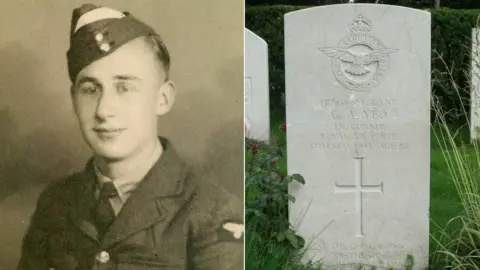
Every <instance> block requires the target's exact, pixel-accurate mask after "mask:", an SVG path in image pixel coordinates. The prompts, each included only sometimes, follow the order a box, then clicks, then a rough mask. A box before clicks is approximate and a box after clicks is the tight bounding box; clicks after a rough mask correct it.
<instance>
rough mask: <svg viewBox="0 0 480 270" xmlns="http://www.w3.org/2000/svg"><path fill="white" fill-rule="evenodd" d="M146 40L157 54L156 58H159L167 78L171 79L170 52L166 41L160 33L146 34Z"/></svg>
mask: <svg viewBox="0 0 480 270" xmlns="http://www.w3.org/2000/svg"><path fill="white" fill-rule="evenodd" d="M143 38H144V41H145V42H146V43H147V45H148V46H150V48H151V49H152V51H153V53H154V54H155V57H156V59H157V60H158V62H159V64H160V66H161V67H162V68H163V70H164V71H165V80H168V79H169V73H170V61H171V60H170V53H169V52H168V49H167V46H166V45H165V42H163V40H162V39H161V38H160V36H159V35H153V34H152V35H148V36H144V37H143Z"/></svg>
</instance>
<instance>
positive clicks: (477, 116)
mask: <svg viewBox="0 0 480 270" xmlns="http://www.w3.org/2000/svg"><path fill="white" fill-rule="evenodd" d="M479 30H480V29H477V28H473V29H472V67H471V68H472V69H471V72H472V73H471V87H472V89H471V92H470V93H471V96H470V139H471V141H473V140H478V139H479V138H480V31H479Z"/></svg>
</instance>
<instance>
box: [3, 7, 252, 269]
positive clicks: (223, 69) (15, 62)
mask: <svg viewBox="0 0 480 270" xmlns="http://www.w3.org/2000/svg"><path fill="white" fill-rule="evenodd" d="M83 3H84V2H83V1H78V0H73V1H72V0H71V1H53V0H43V1H41V3H40V1H33V0H21V1H7V2H5V3H2V9H1V11H0V97H1V98H0V146H1V147H0V213H1V215H2V217H1V218H0V243H1V245H0V269H1V270H4V269H5V270H7V269H14V268H15V265H16V263H17V261H18V259H19V256H20V245H21V240H22V238H23V235H24V232H25V229H26V228H27V226H28V223H29V219H30V215H31V214H32V212H33V210H34V208H35V203H36V200H37V198H38V195H39V193H40V192H41V190H42V189H44V188H45V186H46V185H47V184H48V183H49V182H51V181H53V180H55V179H58V178H60V177H63V176H65V175H67V174H69V173H72V172H74V171H77V170H81V169H82V168H83V166H84V165H85V162H86V160H87V159H88V158H89V156H90V153H91V152H90V150H89V149H88V148H87V146H86V144H85V143H84V141H83V139H82V137H81V135H80V130H79V128H78V125H77V122H76V119H75V117H74V114H73V111H72V107H71V101H70V94H69V87H70V82H69V80H68V75H67V62H66V51H67V50H68V47H69V31H70V20H71V14H72V11H73V9H74V8H76V7H78V6H80V5H81V4H83ZM90 3H94V4H100V5H104V6H109V7H112V8H116V9H119V10H121V11H129V12H131V13H132V14H133V15H134V16H136V17H137V18H139V19H141V20H143V21H145V22H146V23H148V24H150V25H151V26H152V27H154V28H155V29H156V30H157V31H158V32H159V33H160V35H161V36H162V38H163V39H164V40H165V43H166V44H167V46H168V48H169V50H170V53H171V56H172V79H173V80H174V81H175V83H176V85H177V91H178V96H177V101H176V104H175V107H174V109H173V111H172V112H171V113H169V114H168V115H166V116H164V117H162V118H161V119H160V125H159V134H160V135H162V136H166V137H168V138H169V139H170V140H171V141H172V142H173V143H174V145H175V146H176V148H177V149H178V150H179V152H180V153H181V154H182V155H183V156H184V157H185V158H186V159H187V160H188V161H190V162H191V163H192V164H194V165H195V166H196V167H197V168H200V169H202V170H203V172H204V173H205V174H207V178H208V179H211V180H212V181H215V182H218V183H220V184H221V185H223V186H224V187H225V188H227V190H229V191H231V192H232V193H233V194H234V195H235V196H238V197H239V198H243V162H244V161H243V143H244V138H243V31H244V30H243V29H244V28H243V27H244V24H243V21H244V11H243V10H244V9H243V1H240V0H204V1H167V0H156V1H155V0H141V1H140V0H139V1H135V2H133V1H127V0H117V1H113V0H112V1H90Z"/></svg>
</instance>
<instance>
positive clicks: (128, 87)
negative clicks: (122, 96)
mask: <svg viewBox="0 0 480 270" xmlns="http://www.w3.org/2000/svg"><path fill="white" fill-rule="evenodd" d="M117 90H118V91H119V92H130V91H135V86H133V85H131V84H128V83H119V84H117Z"/></svg>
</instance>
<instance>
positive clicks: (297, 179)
mask: <svg viewBox="0 0 480 270" xmlns="http://www.w3.org/2000/svg"><path fill="white" fill-rule="evenodd" d="M292 178H293V179H294V180H296V181H297V182H299V183H300V184H302V185H305V178H303V176H301V175H300V174H298V173H295V174H292Z"/></svg>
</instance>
